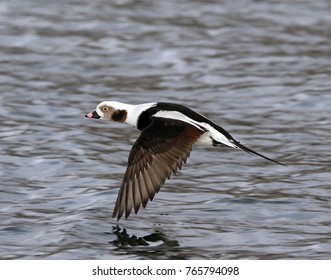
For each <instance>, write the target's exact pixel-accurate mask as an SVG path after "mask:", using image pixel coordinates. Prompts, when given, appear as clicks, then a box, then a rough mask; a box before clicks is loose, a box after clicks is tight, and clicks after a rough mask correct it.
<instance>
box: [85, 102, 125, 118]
mask: <svg viewBox="0 0 331 280" xmlns="http://www.w3.org/2000/svg"><path fill="white" fill-rule="evenodd" d="M123 105H125V104H124V103H120V102H116V101H102V102H101V103H99V104H98V106H97V108H96V109H95V111H93V112H90V113H88V114H86V115H85V117H87V118H93V119H105V120H112V121H118V122H125V120H126V118H127V115H128V111H127V110H126V109H125V106H123Z"/></svg>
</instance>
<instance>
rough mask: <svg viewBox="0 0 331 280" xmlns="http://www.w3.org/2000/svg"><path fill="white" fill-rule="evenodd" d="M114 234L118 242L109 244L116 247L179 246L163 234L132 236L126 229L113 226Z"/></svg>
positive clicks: (114, 241)
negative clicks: (160, 243) (161, 244)
mask: <svg viewBox="0 0 331 280" xmlns="http://www.w3.org/2000/svg"><path fill="white" fill-rule="evenodd" d="M113 234H115V235H116V237H117V240H113V241H111V242H109V243H111V244H113V245H115V246H149V245H152V243H156V242H160V241H161V242H162V243H163V244H164V245H166V246H169V247H176V246H179V243H178V241H176V240H168V239H167V237H166V236H165V235H164V234H163V233H162V232H158V231H156V232H153V233H151V234H148V235H145V236H142V237H137V236H136V235H130V234H128V233H127V230H126V229H125V228H123V229H121V228H120V227H119V226H113Z"/></svg>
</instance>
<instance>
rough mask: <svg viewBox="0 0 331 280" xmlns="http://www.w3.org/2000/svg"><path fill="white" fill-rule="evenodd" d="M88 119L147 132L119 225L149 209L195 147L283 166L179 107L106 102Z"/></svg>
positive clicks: (136, 148) (118, 212) (136, 149)
mask: <svg viewBox="0 0 331 280" xmlns="http://www.w3.org/2000/svg"><path fill="white" fill-rule="evenodd" d="M86 117H88V118H100V119H108V120H113V121H119V122H124V123H128V124H130V125H133V126H134V127H136V128H137V129H139V130H141V134H140V136H139V137H138V139H137V140H136V142H135V143H134V145H133V147H132V150H131V152H130V155H129V160H128V167H127V170H126V173H125V175H124V179H123V182H122V185H121V188H120V191H119V194H118V198H117V201H116V205H115V209H114V213H113V217H117V220H119V219H120V218H121V217H122V215H123V213H124V212H125V217H126V218H127V217H128V216H129V215H130V213H131V211H132V208H134V210H135V213H137V212H138V210H139V208H140V205H143V207H145V206H146V204H147V202H148V200H152V199H153V198H154V195H155V193H157V192H158V191H159V190H160V188H161V186H162V185H163V184H164V182H165V180H166V179H167V178H170V175H171V173H172V172H173V173H176V171H177V169H178V168H179V169H181V167H182V164H183V162H184V163H185V162H186V159H187V158H188V157H189V154H190V151H191V149H192V146H193V145H196V144H197V145H210V146H226V147H231V148H237V149H241V150H244V151H245V152H248V153H252V154H255V155H258V156H260V157H263V158H265V159H267V160H270V161H272V162H275V163H278V164H281V163H279V162H277V161H275V160H272V159H270V158H268V157H266V156H264V155H261V154H259V153H257V152H255V151H253V150H251V149H249V148H247V147H245V146H244V145H242V144H241V143H239V141H237V140H235V139H234V138H233V137H232V136H231V135H230V133H228V132H227V131H226V130H225V129H223V128H222V127H220V126H218V125H217V124H215V123H213V122H212V121H210V120H209V119H207V118H206V117H204V116H203V115H200V114H199V113H197V112H195V111H193V110H191V109H189V108H187V107H185V106H183V105H179V104H174V103H164V102H157V103H144V104H139V105H130V104H125V103H121V102H116V101H104V102H101V103H100V104H99V105H98V106H97V108H96V110H95V111H94V112H91V113H89V114H87V115H86Z"/></svg>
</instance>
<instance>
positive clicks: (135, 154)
mask: <svg viewBox="0 0 331 280" xmlns="http://www.w3.org/2000/svg"><path fill="white" fill-rule="evenodd" d="M203 133H204V131H203V130H201V129H199V128H197V127H195V126H192V125H190V124H188V123H185V122H181V121H177V120H171V119H166V118H153V121H152V123H151V124H150V125H149V126H148V127H146V128H145V129H144V130H143V131H142V132H141V134H140V136H139V137H138V139H137V140H136V142H135V144H134V145H133V147H132V150H131V152H130V155H129V160H128V167H127V170H126V172H125V175H124V178H123V181H122V184H121V187H120V190H119V193H118V197H117V200H116V204H115V207H114V212H113V217H117V220H119V219H120V218H121V217H122V216H123V214H125V218H128V217H129V215H130V213H131V211H132V209H134V212H135V213H137V212H138V211H139V209H140V206H141V205H142V206H143V207H144V208H145V207H146V205H147V203H148V201H149V200H153V198H154V196H155V194H156V193H158V192H159V190H160V188H161V187H162V186H163V184H164V182H165V180H166V179H167V178H170V176H171V174H172V173H176V171H177V170H178V169H181V168H182V165H183V163H186V160H187V158H188V157H189V155H190V152H191V149H192V145H193V144H194V143H195V142H196V141H197V140H198V138H199V137H200V136H201V135H202V134H203Z"/></svg>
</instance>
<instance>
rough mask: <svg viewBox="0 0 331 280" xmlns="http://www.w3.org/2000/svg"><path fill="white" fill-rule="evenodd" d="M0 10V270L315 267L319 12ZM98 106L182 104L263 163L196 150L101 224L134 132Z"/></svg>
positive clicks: (129, 6) (326, 178)
mask: <svg viewBox="0 0 331 280" xmlns="http://www.w3.org/2000/svg"><path fill="white" fill-rule="evenodd" d="M41 3H43V1H29V4H27V3H26V2H24V1H22V0H15V1H3V2H1V3H0V23H1V24H0V30H1V32H0V54H1V55H0V60H1V70H0V92H1V94H0V104H1V110H0V116H1V118H0V122H1V130H0V140H1V157H0V163H1V168H0V175H1V183H0V192H1V195H0V235H1V245H0V259H77V258H81V259H125V258H131V259H141V258H143V259H191V258H195V259H197V258H203V259H208V258H221V259H284V258H286V259H289V258H300V259H302V258H311V259H329V258H330V257H331V254H330V252H331V238H330V236H331V219H330V217H331V215H330V214H331V209H330V203H329V202H330V198H331V194H330V179H331V177H330V158H331V151H330V144H331V142H330V137H329V135H330V132H331V131H330V130H331V126H330V106H331V99H330V91H331V78H330V75H331V68H330V65H331V59H330V57H331V52H330V45H331V36H330V31H329V30H331V17H330V9H331V4H330V3H329V1H327V0H317V1H300V3H299V2H296V1H292V2H289V1H239V2H237V1H230V0H229V1H227V0H225V1H222V3H219V2H218V1H194V2H192V1H186V0H183V1H180V2H178V1H155V2H153V3H151V2H150V1H140V0H139V1H138V0H127V1H102V0H97V1H86V0H81V1H71V0H68V1H56V2H52V3H47V5H42V4H41ZM105 99H108V100H109V99H113V100H119V101H123V102H127V103H143V102H152V101H168V102H169V101H170V102H177V103H183V104H185V105H187V106H190V107H192V108H194V109H195V110H197V111H199V112H201V113H202V114H204V115H206V116H208V117H210V118H211V119H212V120H214V121H215V122H216V123H218V124H220V125H221V126H223V127H224V128H226V129H227V130H229V131H230V132H231V133H232V134H233V135H234V136H235V137H236V138H238V140H241V141H242V142H244V143H246V145H247V146H249V147H251V148H253V149H256V150H257V151H259V152H261V153H263V154H266V155H267V156H270V157H272V158H275V159H277V160H279V161H281V162H283V163H285V164H287V165H288V167H282V166H277V165H274V164H272V163H269V162H266V161H265V160H263V159H260V158H257V157H254V156H250V155H247V154H245V153H243V152H240V151H235V150H228V149H222V148H212V147H211V148H203V147H197V148H195V149H194V151H193V152H192V154H191V157H190V158H189V160H188V163H187V165H186V166H185V167H184V168H183V170H182V171H181V172H180V174H178V176H173V178H172V179H171V180H169V181H168V182H167V183H166V185H165V186H164V187H163V188H162V190H161V191H160V193H158V194H157V196H156V197H155V199H154V201H153V202H151V203H149V204H148V206H147V208H146V209H143V210H142V211H140V212H139V214H138V215H136V216H135V215H132V216H131V217H130V218H129V219H128V220H123V221H122V220H121V221H120V222H119V224H118V225H115V227H114V229H112V228H113V226H114V224H116V221H115V220H113V219H112V218H111V213H112V210H113V206H114V202H115V199H116V196H117V192H118V187H119V184H120V182H121V180H122V176H123V174H124V171H125V165H126V162H127V157H128V153H129V150H130V147H131V145H132V143H133V142H134V140H135V139H136V137H137V136H138V131H135V130H134V129H133V128H131V127H129V126H125V125H121V124H116V123H107V122H101V121H99V122H97V121H91V120H88V119H86V118H85V117H84V114H85V113H86V112H88V111H90V110H92V109H93V108H94V107H95V106H96V104H98V103H99V102H100V101H102V100H105Z"/></svg>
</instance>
